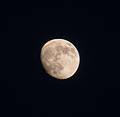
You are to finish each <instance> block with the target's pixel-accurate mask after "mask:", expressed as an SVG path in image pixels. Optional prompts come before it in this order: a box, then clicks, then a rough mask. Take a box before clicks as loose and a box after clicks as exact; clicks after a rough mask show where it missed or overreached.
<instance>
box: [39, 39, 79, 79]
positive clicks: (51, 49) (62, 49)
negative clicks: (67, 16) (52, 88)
mask: <svg viewBox="0 0 120 117" xmlns="http://www.w3.org/2000/svg"><path fill="white" fill-rule="evenodd" d="M40 59H41V63H42V65H43V68H44V69H45V71H46V72H47V73H48V74H49V75H50V76H52V77H54V78H57V79H60V80H63V79H67V78H70V77H72V76H73V75H74V74H75V72H76V71H77V69H78V67H79V64H80V55H79V52H78V50H77V48H76V47H75V46H74V45H73V44H72V43H71V42H69V41H67V40H65V39H52V40H50V41H48V42H47V43H45V44H44V45H43V47H42V49H41V53H40Z"/></svg>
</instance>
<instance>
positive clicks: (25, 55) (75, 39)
mask: <svg viewBox="0 0 120 117" xmlns="http://www.w3.org/2000/svg"><path fill="white" fill-rule="evenodd" d="M53 3H54V4H51V2H50V3H47V4H46V2H43V3H42V4H40V6H39V7H37V8H35V7H32V8H26V6H25V7H23V8H22V9H21V8H19V7H17V6H16V7H15V8H11V9H9V8H8V9H7V10H6V9H2V10H3V16H4V19H3V21H2V23H1V39H2V41H3V43H4V46H1V47H2V50H3V51H4V52H3V60H5V62H2V64H3V66H2V69H3V70H5V72H2V76H3V77H1V81H0V83H1V85H0V86H1V89H2V90H1V91H2V93H1V95H2V109H3V110H4V111H3V113H4V114H8V115H9V114H12V115H14V116H16V117H18V116H23V115H24V116H29V117H40V116H42V115H44V116H55V117H58V116H60V117H61V116H63V115H62V114H61V113H66V114H64V115H65V116H66V117H67V116H75V113H74V112H106V111H108V112H109V111H111V110H112V111H113V110H115V111H116V110H119V108H118V105H119V101H118V100H119V93H118V92H119V78H118V76H117V74H116V73H114V72H113V71H114V68H116V67H113V66H114V65H113V64H114V63H115V61H113V62H114V63H113V62H112V58H114V57H115V56H116V54H117V51H114V50H116V49H117V47H118V45H116V46H115V44H114V42H115V39H119V38H118V36H119V27H118V25H119V24H117V23H115V22H114V21H116V20H115V19H114V18H116V19H117V21H118V17H115V16H114V18H113V19H112V17H111V15H109V13H108V12H107V11H108V10H104V9H102V10H100V9H99V8H96V9H91V8H89V7H81V5H80V3H79V2H78V3H73V2H70V1H61V2H55V1H54V2H53ZM56 4H57V5H56ZM4 12H5V13H6V15H5V13H4ZM111 12H112V10H111ZM111 12H110V13H111ZM116 14H117V13H116ZM111 21H113V22H114V24H112V23H111ZM4 22H5V23H4ZM54 38H64V39H67V40H69V41H71V42H72V43H73V44H74V45H75V46H76V48H77V49H78V51H79V53H80V59H81V61H80V66H79V69H78V71H77V72H76V74H75V75H74V76H73V77H72V78H71V79H67V80H63V81H59V80H56V79H54V78H52V77H51V76H49V75H48V74H46V73H45V71H44V69H43V67H42V65H41V62H40V58H39V56H40V49H41V48H42V46H43V45H44V43H46V42H47V41H48V40H50V39H54ZM1 58H2V57H1ZM111 69H112V70H111ZM111 71H112V72H111ZM113 107H115V108H114V109H113ZM76 115H77V114H76Z"/></svg>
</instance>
